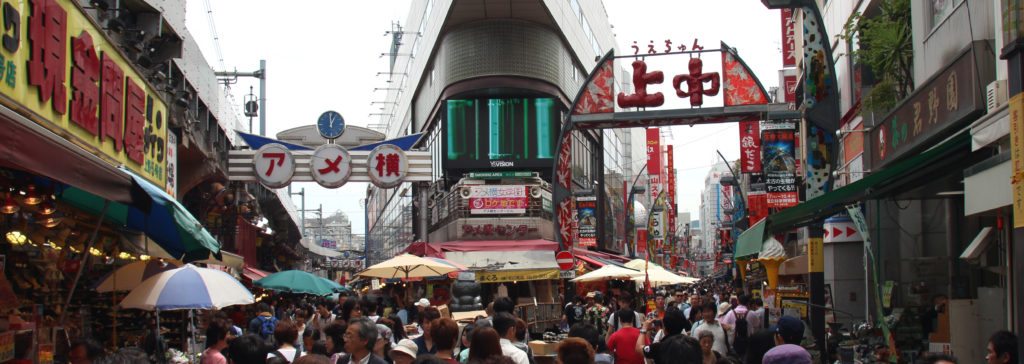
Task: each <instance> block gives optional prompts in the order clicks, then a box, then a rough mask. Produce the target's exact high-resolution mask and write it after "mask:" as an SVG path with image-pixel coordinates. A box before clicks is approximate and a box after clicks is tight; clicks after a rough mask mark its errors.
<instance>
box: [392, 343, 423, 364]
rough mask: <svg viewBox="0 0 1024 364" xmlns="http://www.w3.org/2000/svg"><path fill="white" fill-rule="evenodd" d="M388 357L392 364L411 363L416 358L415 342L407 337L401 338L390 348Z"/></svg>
mask: <svg viewBox="0 0 1024 364" xmlns="http://www.w3.org/2000/svg"><path fill="white" fill-rule="evenodd" d="M388 357H389V358H390V359H391V362H392V363H394V364H412V362H413V361H415V360H416V343H414V342H412V340H409V339H402V341H399V342H398V344H395V346H393V347H392V348H391V351H389V352H388Z"/></svg>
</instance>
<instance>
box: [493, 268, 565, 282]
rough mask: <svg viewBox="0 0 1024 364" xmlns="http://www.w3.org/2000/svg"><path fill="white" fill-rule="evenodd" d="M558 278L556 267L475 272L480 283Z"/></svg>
mask: <svg viewBox="0 0 1024 364" xmlns="http://www.w3.org/2000/svg"><path fill="white" fill-rule="evenodd" d="M550 279H558V269H557V268H556V269H526V270H496V271H481V272H477V273H476V280H477V282H480V283H501V282H526V281H545V280H550Z"/></svg>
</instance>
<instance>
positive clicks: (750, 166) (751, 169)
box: [740, 120, 761, 173]
mask: <svg viewBox="0 0 1024 364" xmlns="http://www.w3.org/2000/svg"><path fill="white" fill-rule="evenodd" d="M758 124H759V123H758V121H756V120H750V121H741V122H740V171H741V172H743V173H761V130H760V127H759V126H758Z"/></svg>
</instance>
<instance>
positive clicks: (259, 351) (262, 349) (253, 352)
mask: <svg viewBox="0 0 1024 364" xmlns="http://www.w3.org/2000/svg"><path fill="white" fill-rule="evenodd" d="M267 349H268V346H267V342H266V340H264V339H263V338H262V337H260V336H259V335H257V334H255V333H249V334H245V335H242V336H240V337H238V338H237V339H235V340H233V341H231V344H230V345H228V354H230V355H228V358H229V362H230V363H232V364H250V363H262V362H264V361H266V360H267Z"/></svg>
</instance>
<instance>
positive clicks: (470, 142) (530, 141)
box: [444, 98, 562, 170]
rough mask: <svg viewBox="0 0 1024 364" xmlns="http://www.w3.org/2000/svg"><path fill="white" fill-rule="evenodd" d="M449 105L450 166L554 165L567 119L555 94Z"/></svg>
mask: <svg viewBox="0 0 1024 364" xmlns="http://www.w3.org/2000/svg"><path fill="white" fill-rule="evenodd" d="M446 106H447V112H446V113H445V119H444V123H445V143H444V155H445V157H444V166H445V168H448V169H456V170H465V169H474V170H481V169H489V168H517V169H524V168H527V169H529V168H538V169H539V168H551V165H552V163H553V161H554V155H555V152H554V150H555V139H557V136H558V127H559V125H560V122H561V120H562V108H561V106H560V105H559V103H558V101H556V100H555V99H552V98H493V99H457V100H447V101H446Z"/></svg>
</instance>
